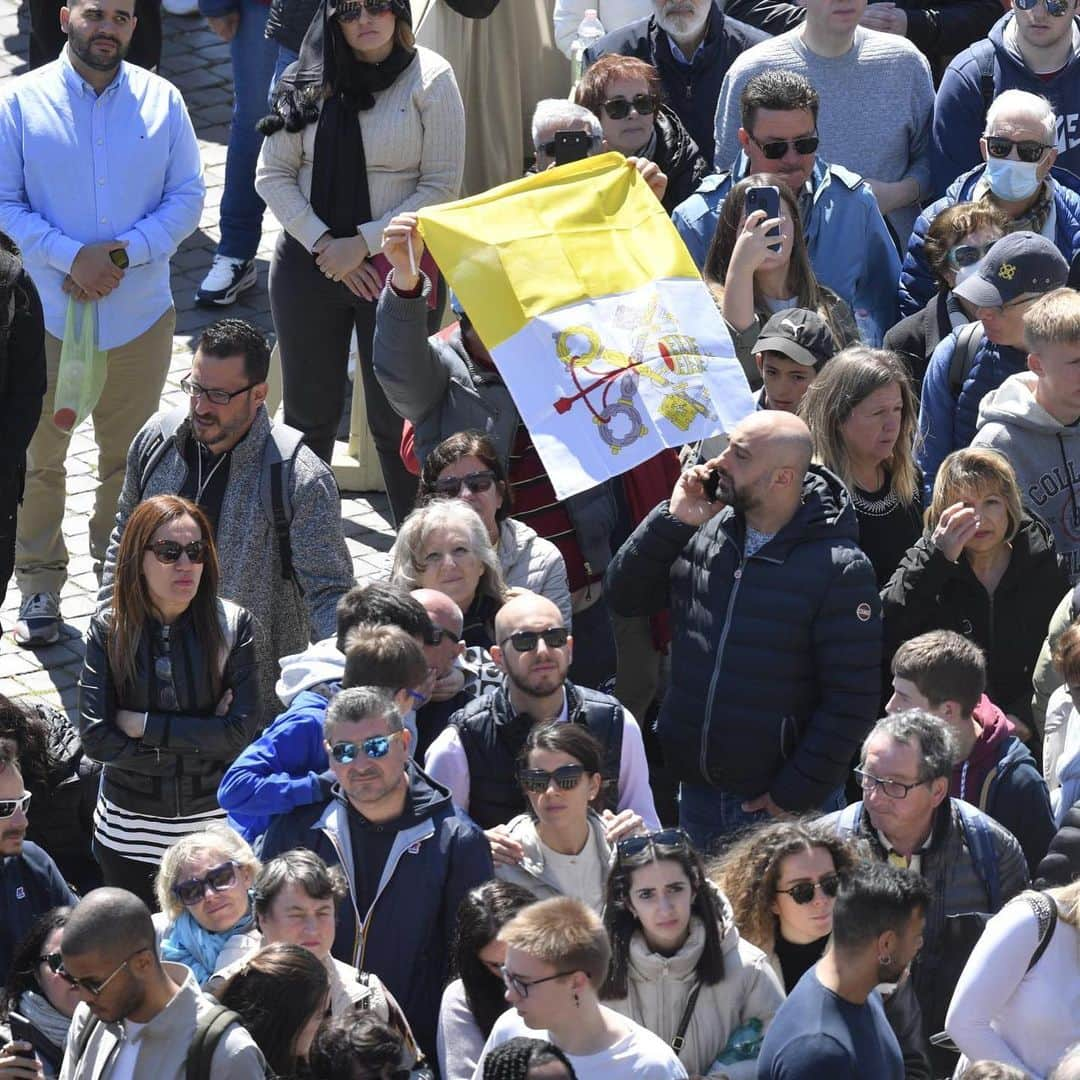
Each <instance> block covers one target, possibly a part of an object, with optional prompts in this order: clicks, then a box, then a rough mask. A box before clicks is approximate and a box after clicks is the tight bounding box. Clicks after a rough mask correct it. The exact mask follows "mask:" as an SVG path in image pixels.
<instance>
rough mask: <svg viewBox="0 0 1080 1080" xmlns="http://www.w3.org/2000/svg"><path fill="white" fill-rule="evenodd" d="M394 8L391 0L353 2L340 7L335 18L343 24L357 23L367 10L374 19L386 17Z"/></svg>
mask: <svg viewBox="0 0 1080 1080" xmlns="http://www.w3.org/2000/svg"><path fill="white" fill-rule="evenodd" d="M393 6H394V5H393V4H392V3H390V0H353V2H352V3H349V4H346V5H344V6H342V7H339V8H338V9H337V11H336V12H335V13H334V18H335V19H337V21H338V22H342V23H351V22H356V20H357V19H359V18H360V15H361V13H362V12H363V11H364V10H365V9H367V13H368V14H369V15H371V16H372V17H374V16H375V15H385V14H386V13H387V12H388V11H389V10H390V9H391V8H392V7H393Z"/></svg>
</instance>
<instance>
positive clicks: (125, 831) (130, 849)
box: [94, 793, 228, 866]
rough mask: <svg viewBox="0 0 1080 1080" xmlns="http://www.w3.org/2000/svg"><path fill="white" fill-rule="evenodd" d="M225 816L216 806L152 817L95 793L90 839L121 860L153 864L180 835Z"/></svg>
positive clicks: (223, 820) (223, 818) (221, 820)
mask: <svg viewBox="0 0 1080 1080" xmlns="http://www.w3.org/2000/svg"><path fill="white" fill-rule="evenodd" d="M227 816H228V815H227V814H226V813H225V811H224V810H222V809H220V808H218V809H216V810H207V811H206V812H205V813H202V814H192V815H190V816H189V817H173V818H161V817H153V816H151V815H148V814H137V813H135V812H134V811H131V810H124V809H123V808H122V807H119V806H117V805H116V803H114V802H111V801H110V800H109V799H107V798H106V797H105V795H104V793H99V794H98V801H97V806H95V807H94V839H95V841H96V842H97V843H99V844H100V845H101V846H102V847H106V848H108V849H109V850H110V851H115V852H116V853H117V854H118V855H122V856H123V857H124V858H125V859H133V860H134V861H135V862H144V863H151V864H153V865H155V866H156V865H157V864H158V863H160V862H161V859H162V856H164V854H165V852H166V851H167V850H168V849H169V848H170V847H171V846H172V845H173V844H175V843H176V841H177V840H179V839H180V837H182V836H188V835H189V834H190V833H196V832H202V830H203V829H205V828H206V826H207V825H210V824H212V823H213V822H215V821H220V822H223V823H224V822H225V820H226V818H227Z"/></svg>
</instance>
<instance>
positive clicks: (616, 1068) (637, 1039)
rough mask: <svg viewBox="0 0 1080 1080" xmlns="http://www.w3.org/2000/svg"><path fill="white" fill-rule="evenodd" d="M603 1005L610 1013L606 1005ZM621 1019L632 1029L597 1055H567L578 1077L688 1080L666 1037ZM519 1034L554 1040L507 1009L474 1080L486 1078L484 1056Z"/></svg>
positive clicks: (592, 1079)
mask: <svg viewBox="0 0 1080 1080" xmlns="http://www.w3.org/2000/svg"><path fill="white" fill-rule="evenodd" d="M601 1008H603V1009H604V1011H605V1012H609V1013H610V1012H611V1010H610V1009H607V1008H606V1006H601ZM613 1015H616V1016H617V1015H618V1014H613ZM618 1021H619V1023H620V1024H621V1025H623V1026H624V1027H626V1028H628V1029H629V1030H628V1031H627V1033H626V1034H625V1035H624V1036H623V1037H622V1038H621V1039H619V1041H618V1042H617V1043H615V1045H614V1046H609V1047H608V1048H607V1049H606V1050H601V1051H600V1052H599V1053H597V1054H585V1055H580V1054H567V1055H566V1056H567V1058H569V1059H570V1064H571V1065H573V1066H574V1072H575V1074H576V1075H577V1078H578V1080H615V1078H616V1077H617V1078H618V1080H622V1078H623V1077H628V1076H632V1077H639V1078H640V1080H687V1075H686V1069H685V1068H683V1065H682V1062H680V1061H679V1059H678V1058H677V1057H676V1056H675V1052H674V1051H673V1050H672V1049H671V1047H670V1046H668V1044H667V1043H666V1042H664V1040H663V1039H661V1038H660V1037H659V1036H657V1035H654V1034H653V1033H652V1032H651V1031H647V1030H646V1029H645V1028H643V1027H642V1026H641V1025H640V1024H635V1023H634V1021H633V1020H629V1019H627V1018H626V1017H625V1016H618ZM519 1035H523V1036H525V1037H526V1038H528V1039H544V1040H547V1041H548V1042H550V1041H551V1036H550V1034H549V1033H548V1032H546V1031H536V1030H534V1029H533V1028H530V1027H527V1026H526V1025H525V1021H524V1020H522V1019H521V1017H520V1016H519V1015H518V1012H517V1010H516V1009H508V1010H507V1011H506V1012H504V1013H503V1014H502V1016H500V1017H499V1019H498V1020H496V1021H495V1026H494V1027H493V1028H492V1029H491V1034H490V1035H489V1036H488V1041H487V1042H486V1043H485V1044H484V1052H483V1054H481V1055H480V1060H479V1062H477V1065H476V1072H474V1073H473V1077H472V1080H483V1075H484V1058H485V1057H487V1055H488V1053H489V1052H490V1051H491V1050H492V1049H494V1048H495V1047H496V1046H500V1045H501V1044H502V1043H504V1042H509V1041H510V1040H511V1039H513V1038H516V1037H517V1036H519ZM564 1053H565V1051H564Z"/></svg>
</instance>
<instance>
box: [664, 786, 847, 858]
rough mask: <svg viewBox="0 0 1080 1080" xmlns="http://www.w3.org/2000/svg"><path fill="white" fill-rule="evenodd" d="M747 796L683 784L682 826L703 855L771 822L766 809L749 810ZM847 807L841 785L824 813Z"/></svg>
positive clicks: (713, 788) (830, 797)
mask: <svg viewBox="0 0 1080 1080" xmlns="http://www.w3.org/2000/svg"><path fill="white" fill-rule="evenodd" d="M746 801H748V800H747V796H745V795H732V794H731V792H729V791H721V789H720V788H717V787H713V786H712V785H711V784H687V783H682V784H680V785H679V825H680V826H681V827H682V828H683V829H684V830H685V832H686V834H687V835H688V836H689V837H690V840H691V842H692V843H693V845H694V847H696V848H697V849H698V851H700V852H701V853H702V854H710V855H715V854H719V852H720V851H722V850H723V849H724V848H725V847H726V846H727V845H728V843H729V842H730V841H732V840H734V839H735V837H736V835H737V834H738V833H740V832H742V831H743V830H744V829H747V828H749V827H750V826H751V825H757V824H760V823H761V822H764V821H768V820H769V815H768V812H767V811H765V810H755V811H754V812H753V813H748V812H747V811H745V810H744V809H743V808H742V804H743V803H744V802H746ZM843 806H844V789H843V788H842V787H839V788H837V789H836V791H834V792H833V793H832V794H831V795H830V796H829V797H828V798H827V799H826V800H825V802H824V803H823V804H822V806H821V812H822V813H823V814H829V813H832V811H833V810H839V809H841V808H842V807H843Z"/></svg>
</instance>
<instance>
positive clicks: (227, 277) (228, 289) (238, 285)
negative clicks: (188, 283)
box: [195, 255, 258, 308]
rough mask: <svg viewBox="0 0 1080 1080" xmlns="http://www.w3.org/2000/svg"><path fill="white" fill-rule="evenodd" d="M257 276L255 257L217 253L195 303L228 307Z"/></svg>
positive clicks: (200, 305) (196, 294) (252, 283)
mask: <svg viewBox="0 0 1080 1080" xmlns="http://www.w3.org/2000/svg"><path fill="white" fill-rule="evenodd" d="M257 276H258V275H257V274H256V271H255V260H254V259H231V258H229V256H228V255H215V256H214V261H213V263H211V264H210V270H209V271H208V272H207V275H206V277H204V278H203V279H202V284H201V285H200V286H199V288H198V291H197V292H196V293H195V303H196V304H198V305H199V307H211V308H212V307H227V306H228V305H229V304H232V303H234V302H235V301H236V298H237V297H238V296H239V295H240V294H241V293H242V292H243V291H244V290H245V289H250V288H251V286H252V285H254V284H255V280H256V278H257Z"/></svg>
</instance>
